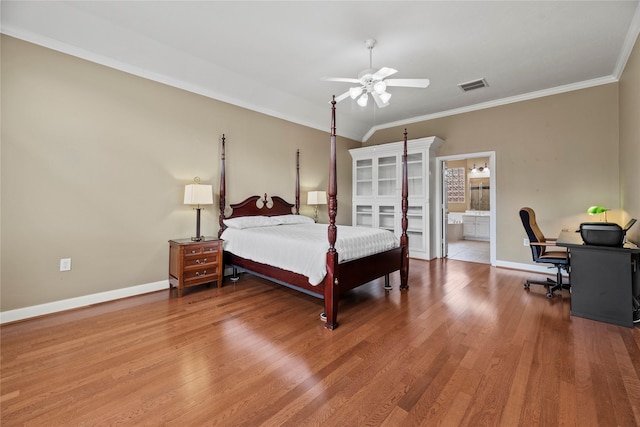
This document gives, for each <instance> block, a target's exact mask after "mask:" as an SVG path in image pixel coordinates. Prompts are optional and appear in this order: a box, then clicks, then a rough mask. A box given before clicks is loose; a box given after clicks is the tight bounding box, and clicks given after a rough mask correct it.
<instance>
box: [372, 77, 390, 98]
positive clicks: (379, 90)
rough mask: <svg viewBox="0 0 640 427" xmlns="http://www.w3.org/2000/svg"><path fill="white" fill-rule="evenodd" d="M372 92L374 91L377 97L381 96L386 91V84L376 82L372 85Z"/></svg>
mask: <svg viewBox="0 0 640 427" xmlns="http://www.w3.org/2000/svg"><path fill="white" fill-rule="evenodd" d="M373 90H375V91H376V93H377V94H378V95H382V94H383V93H385V91H386V90H387V84H386V83H385V82H384V81H382V80H380V81H377V82H375V83H374V84H373Z"/></svg>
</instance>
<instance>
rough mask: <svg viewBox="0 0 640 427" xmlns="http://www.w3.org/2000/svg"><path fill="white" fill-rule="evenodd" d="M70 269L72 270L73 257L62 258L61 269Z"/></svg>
mask: <svg viewBox="0 0 640 427" xmlns="http://www.w3.org/2000/svg"><path fill="white" fill-rule="evenodd" d="M69 270H71V258H62V259H60V271H69Z"/></svg>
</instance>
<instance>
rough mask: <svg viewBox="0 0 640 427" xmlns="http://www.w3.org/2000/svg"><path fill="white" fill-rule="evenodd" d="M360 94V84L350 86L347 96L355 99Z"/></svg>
mask: <svg viewBox="0 0 640 427" xmlns="http://www.w3.org/2000/svg"><path fill="white" fill-rule="evenodd" d="M360 94H362V88H361V87H360V86H356V87H352V88H351V89H349V96H350V97H351V99H356V98H357V97H359V96H360Z"/></svg>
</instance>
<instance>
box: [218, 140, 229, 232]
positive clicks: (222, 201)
mask: <svg viewBox="0 0 640 427" xmlns="http://www.w3.org/2000/svg"><path fill="white" fill-rule="evenodd" d="M224 144H225V138H224V133H223V134H222V149H221V152H220V215H219V217H218V223H219V225H220V228H219V229H218V238H220V236H221V235H222V232H223V231H224V229H225V225H224V222H223V220H224V209H225V207H226V205H227V201H226V192H227V183H226V181H225V173H224Z"/></svg>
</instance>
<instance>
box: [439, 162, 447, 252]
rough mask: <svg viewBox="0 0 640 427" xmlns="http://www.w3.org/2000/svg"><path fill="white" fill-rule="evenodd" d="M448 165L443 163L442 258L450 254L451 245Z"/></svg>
mask: <svg viewBox="0 0 640 427" xmlns="http://www.w3.org/2000/svg"><path fill="white" fill-rule="evenodd" d="M447 186H448V183H447V165H446V163H445V162H444V161H443V162H442V189H441V190H442V193H441V194H442V206H441V208H442V223H441V224H440V228H441V230H442V232H441V235H442V241H441V242H440V244H441V245H442V258H446V257H447V254H448V253H449V244H448V243H447V224H448V223H449V206H448V204H447V199H448V198H447V194H448V192H447Z"/></svg>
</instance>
